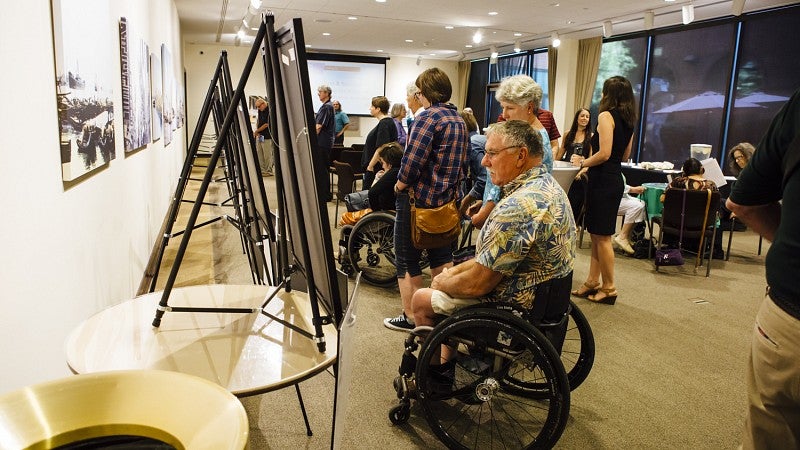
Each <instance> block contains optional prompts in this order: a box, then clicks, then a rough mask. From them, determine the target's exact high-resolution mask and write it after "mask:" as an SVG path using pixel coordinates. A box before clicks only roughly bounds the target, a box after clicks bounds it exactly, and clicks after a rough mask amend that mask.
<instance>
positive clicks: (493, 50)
mask: <svg viewBox="0 0 800 450" xmlns="http://www.w3.org/2000/svg"><path fill="white" fill-rule="evenodd" d="M497 56H498V53H497V47H495V46H494V45H492V46H490V47H489V63H491V64H494V63H496V62H497Z"/></svg>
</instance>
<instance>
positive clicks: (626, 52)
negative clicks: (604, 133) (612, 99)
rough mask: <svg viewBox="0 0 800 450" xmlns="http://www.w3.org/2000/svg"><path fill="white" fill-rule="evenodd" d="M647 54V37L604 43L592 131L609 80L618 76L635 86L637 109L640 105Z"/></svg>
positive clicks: (591, 107)
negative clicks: (605, 83) (604, 86)
mask: <svg viewBox="0 0 800 450" xmlns="http://www.w3.org/2000/svg"><path fill="white" fill-rule="evenodd" d="M646 52H647V38H646V37H638V38H632V39H625V40H619V41H611V42H605V43H603V48H602V50H601V51H600V67H599V68H598V69H597V81H596V83H595V88H594V94H593V95H592V104H591V106H590V107H589V112H590V113H591V115H592V122H591V124H590V127H591V128H592V129H596V127H597V115H598V114H599V108H600V97H602V95H603V83H604V82H605V81H606V80H607V79H609V78H611V77H613V76H616V75H621V76H623V77H625V78H627V79H628V80H629V81H630V82H631V85H632V86H633V93H634V95H635V96H636V105H637V107H638V105H640V103H639V102H640V101H641V98H640V97H641V93H642V83H643V80H644V69H645V61H646V60H647V54H646ZM573 113H574V111H573ZM570 117H571V116H570ZM570 125H571V124H570Z"/></svg>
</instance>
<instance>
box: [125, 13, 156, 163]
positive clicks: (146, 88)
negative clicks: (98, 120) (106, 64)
mask: <svg viewBox="0 0 800 450" xmlns="http://www.w3.org/2000/svg"><path fill="white" fill-rule="evenodd" d="M119 55H120V68H121V73H122V126H123V130H124V133H123V135H124V138H125V151H126V152H130V151H133V150H136V149H138V148H141V147H144V146H145V145H147V144H149V143H150V109H151V108H150V68H149V66H148V65H149V63H150V61H149V58H150V49H149V48H148V47H147V43H145V42H144V39H142V38H140V37H139V35H138V34H136V33H135V32H134V30H133V29H132V27H131V24H130V23H129V22H128V20H127V19H126V18H125V17H121V18H120V20H119Z"/></svg>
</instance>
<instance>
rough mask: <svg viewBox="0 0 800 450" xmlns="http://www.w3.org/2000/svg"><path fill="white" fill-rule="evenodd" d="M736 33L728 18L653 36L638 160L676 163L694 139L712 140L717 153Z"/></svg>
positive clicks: (703, 141) (680, 162) (702, 141)
mask: <svg viewBox="0 0 800 450" xmlns="http://www.w3.org/2000/svg"><path fill="white" fill-rule="evenodd" d="M734 32H735V24H734V23H725V24H721V25H715V26H708V27H702V28H695V29H689V30H682V31H678V32H672V33H667V34H662V35H658V36H655V37H654V38H653V55H652V59H651V61H652V63H651V70H650V84H649V90H648V93H647V105H646V106H647V107H646V117H645V120H646V123H647V126H646V127H645V132H644V141H643V146H642V148H641V150H640V152H639V159H640V160H642V161H671V162H672V163H674V164H675V165H676V166H678V165H680V164H682V163H683V161H685V160H686V158H688V157H689V155H690V153H689V146H690V145H691V144H710V145H711V146H712V151H711V155H712V156H717V155H719V147H720V144H721V137H722V133H721V132H722V129H723V122H724V120H725V114H724V106H725V97H726V93H727V91H728V89H727V88H728V85H729V84H730V74H731V67H732V64H733V50H734V37H735V34H734ZM700 42H702V43H703V45H698V43H700Z"/></svg>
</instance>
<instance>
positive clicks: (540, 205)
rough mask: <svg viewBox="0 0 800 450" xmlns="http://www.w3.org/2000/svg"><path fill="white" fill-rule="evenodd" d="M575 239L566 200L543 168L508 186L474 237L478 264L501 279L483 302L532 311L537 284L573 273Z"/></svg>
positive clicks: (561, 190) (573, 220) (532, 170)
mask: <svg viewBox="0 0 800 450" xmlns="http://www.w3.org/2000/svg"><path fill="white" fill-rule="evenodd" d="M575 237H576V232H575V219H574V218H573V216H572V208H571V207H570V204H569V200H568V199H567V194H566V193H565V192H564V190H563V189H561V187H560V186H559V185H558V183H557V182H556V180H555V178H553V176H552V175H550V174H549V173H548V172H546V170H545V169H544V167H542V166H538V167H534V168H532V169H530V170H529V171H527V172H525V173H523V174H521V175H520V176H518V177H517V178H515V179H514V180H512V181H511V182H510V183H508V184H507V185H505V186H504V187H503V189H502V195H501V199H500V202H499V203H498V204H497V206H496V207H495V208H494V210H493V211H492V213H491V214H490V215H489V217H488V218H487V220H486V223H485V224H484V226H483V228H481V231H480V233H479V235H478V243H477V248H476V252H475V259H476V261H477V262H478V263H479V264H481V265H483V266H484V267H487V268H489V269H491V270H493V271H495V272H499V273H501V274H503V279H502V280H501V281H500V283H499V284H498V285H497V286H495V288H494V290H493V291H492V292H490V293H489V294H488V295H487V296H486V298H484V299H482V300H484V301H514V302H517V303H519V304H521V305H522V306H523V307H524V308H530V307H531V306H532V304H533V301H534V287H535V286H536V285H537V284H538V283H542V282H544V281H547V280H550V279H552V278H560V277H563V276H566V275H567V274H569V272H571V271H572V267H573V263H574V260H575Z"/></svg>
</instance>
